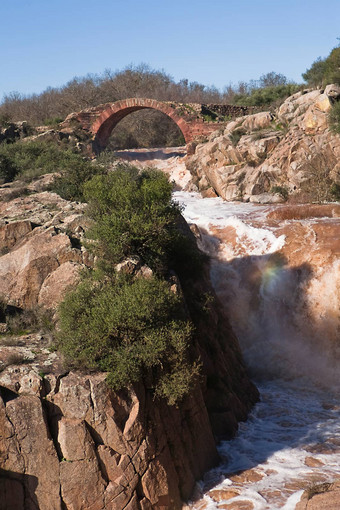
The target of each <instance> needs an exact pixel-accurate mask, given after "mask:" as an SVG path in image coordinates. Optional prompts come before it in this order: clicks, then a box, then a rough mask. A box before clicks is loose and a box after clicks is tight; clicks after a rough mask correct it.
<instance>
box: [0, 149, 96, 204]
mask: <svg viewBox="0 0 340 510" xmlns="http://www.w3.org/2000/svg"><path fill="white" fill-rule="evenodd" d="M52 172H60V173H61V177H59V178H57V179H56V180H55V183H54V184H53V191H55V192H56V193H59V194H60V195H61V196H62V197H63V198H65V199H67V200H82V199H83V194H82V188H83V184H84V182H85V181H86V180H88V179H90V178H91V177H93V175H95V174H96V173H98V172H103V169H102V168H100V167H99V166H98V165H95V164H93V163H91V162H90V161H88V160H86V159H84V158H83V157H82V156H81V155H79V154H75V153H73V152H72V151H71V150H69V149H66V150H65V149H64V148H62V147H60V146H59V145H57V144H55V143H53V142H39V141H29V142H16V143H12V144H1V145H0V179H1V180H3V181H4V182H9V181H12V180H13V179H15V178H20V179H22V180H25V181H31V180H33V179H34V178H36V177H39V176H40V175H43V174H46V173H52Z"/></svg>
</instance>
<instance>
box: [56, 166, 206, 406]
mask: <svg viewBox="0 0 340 510" xmlns="http://www.w3.org/2000/svg"><path fill="white" fill-rule="evenodd" d="M171 192H172V186H171V184H170V183H169V181H168V180H167V178H166V177H165V175H164V174H162V173H161V172H158V171H156V170H146V171H143V172H139V171H138V169H136V168H134V167H131V166H127V165H118V167H116V170H115V171H114V172H112V173H110V174H107V175H96V176H95V177H93V178H92V179H91V180H90V181H88V182H87V183H86V184H85V186H84V195H85V198H86V200H87V202H88V214H89V216H90V217H91V218H92V220H93V227H92V228H91V229H90V230H89V232H88V233H87V235H88V237H89V238H91V239H92V243H91V244H90V246H92V248H93V250H94V252H95V254H96V255H97V266H96V268H95V269H94V270H89V271H87V272H86V273H84V274H83V277H82V282H81V283H80V284H79V286H78V287H77V288H76V289H75V290H74V291H73V292H71V293H69V294H68V295H67V296H66V298H65V300H64V302H63V303H62V304H61V305H60V308H59V315H60V333H59V336H58V346H59V348H60V349H61V350H62V352H63V353H64V354H65V356H66V358H67V360H68V361H69V363H71V364H73V365H74V366H76V367H83V368H87V369H99V370H104V371H106V372H108V375H107V382H108V384H109V385H110V386H111V387H112V388H113V389H114V390H118V389H120V388H124V387H127V386H130V385H131V384H132V383H134V382H137V381H139V380H141V379H143V380H144V383H145V385H146V387H147V388H149V389H151V390H152V391H154V394H155V396H158V397H161V398H165V399H166V401H167V402H168V403H169V404H170V405H173V404H176V403H177V402H178V401H179V400H181V399H182V398H183V397H184V395H186V394H187V393H188V392H189V391H190V389H191V388H192V386H193V384H194V382H195V380H196V378H197V376H198V374H199V369H200V367H199V365H198V364H197V363H196V362H195V361H193V360H192V359H191V348H190V345H191V342H192V331H193V328H192V325H191V322H190V321H189V319H188V315H187V308H186V306H185V303H184V301H183V297H182V294H181V292H179V291H178V292H176V293H174V292H173V289H172V288H171V283H169V281H168V280H167V279H164V277H165V276H166V278H168V277H169V273H170V270H172V269H175V270H176V271H177V272H178V273H179V274H183V275H185V276H186V277H187V278H189V277H191V276H192V275H193V271H198V270H199V269H200V267H201V264H202V259H201V258H200V256H199V254H198V250H197V247H196V243H195V242H194V240H193V239H192V238H191V237H190V236H189V237H188V235H187V234H186V233H185V232H182V227H183V224H182V223H181V221H183V220H182V219H181V216H180V208H179V206H178V205H177V204H175V203H174V202H173V201H172V193H171ZM135 255H138V256H139V257H140V259H141V261H142V263H144V264H145V263H146V264H148V265H149V267H151V268H152V270H153V274H152V276H151V277H149V278H147V279H146V278H142V277H136V276H132V275H124V274H122V273H119V272H117V271H116V268H115V265H116V264H117V263H118V262H120V261H122V260H124V259H126V258H127V257H131V256H135ZM193 268H194V269H193ZM170 280H171V278H170Z"/></svg>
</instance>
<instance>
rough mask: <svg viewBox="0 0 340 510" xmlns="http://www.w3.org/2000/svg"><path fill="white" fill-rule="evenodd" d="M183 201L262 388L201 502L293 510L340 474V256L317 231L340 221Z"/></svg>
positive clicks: (186, 197) (223, 448)
mask: <svg viewBox="0 0 340 510" xmlns="http://www.w3.org/2000/svg"><path fill="white" fill-rule="evenodd" d="M175 198H176V200H177V201H178V202H180V203H181V204H183V205H184V207H185V209H184V216H185V218H186V220H187V221H188V222H189V223H194V224H196V225H197V226H198V227H199V229H200V244H201V247H202V249H203V250H204V251H205V252H207V253H208V254H209V255H210V256H211V257H212V259H211V278H212V281H213V283H214V286H215V289H216V291H217V293H218V295H219V296H220V298H221V299H222V301H223V303H224V305H225V307H226V309H227V310H228V314H229V317H230V319H231V322H232V325H233V327H234V329H235V331H236V332H237V335H238V338H239V341H240V343H241V347H242V350H243V354H244V357H245V359H246V362H247V364H248V367H249V369H250V371H251V372H252V374H253V377H254V379H255V381H256V383H257V386H258V388H259V390H260V392H261V402H260V403H259V404H258V405H257V406H256V407H255V409H254V411H253V413H252V415H251V417H250V419H249V420H248V421H247V422H246V423H244V424H242V425H241V427H240V430H239V433H238V435H237V437H236V438H235V439H234V440H232V441H228V442H223V443H222V444H221V445H220V454H221V457H222V458H223V459H224V463H223V464H222V465H221V466H220V467H219V468H218V469H216V470H214V471H212V472H211V473H208V474H207V476H206V479H205V480H204V481H203V482H202V483H201V486H200V489H201V491H202V494H204V493H205V496H204V497H203V496H202V498H201V499H200V500H199V501H198V502H196V503H195V504H193V506H192V508H195V509H203V508H206V509H209V510H210V509H217V508H230V509H243V510H248V509H258V510H262V509H263V510H264V509H268V510H269V509H270V510H274V509H283V508H284V509H286V510H289V509H292V510H293V509H294V508H295V505H296V503H297V502H298V501H299V499H300V496H301V494H302V492H303V489H308V488H311V487H312V486H313V485H314V484H317V483H322V482H325V481H332V480H333V479H334V478H336V477H337V476H339V475H340V466H339V453H340V436H339V433H340V430H339V428H340V415H339V409H340V407H339V404H338V402H337V401H336V398H335V397H336V393H337V392H338V390H339V386H337V385H338V378H337V376H338V372H337V368H338V365H337V361H338V360H337V357H338V351H337V344H336V336H337V334H338V332H339V308H340V307H339V303H340V301H339V300H340V289H339V284H340V264H339V259H338V258H337V257H338V256H339V253H337V251H336V249H335V250H333V251H332V253H331V254H330V253H329V246H327V245H326V242H325V239H322V238H320V242H319V243H318V242H317V235H316V234H315V231H318V230H320V229H321V230H323V231H324V233H325V229H327V228H328V231H329V232H330V231H332V232H333V230H334V233H336V229H337V228H338V227H339V224H340V220H339V218H328V219H323V220H320V219H315V220H301V221H300V220H291V221H284V222H282V221H273V220H272V219H269V218H268V217H270V216H271V217H273V216H274V217H275V214H273V207H272V206H271V208H268V207H265V206H256V205H252V204H237V203H226V202H223V201H222V200H221V199H214V198H212V199H202V198H201V197H200V196H199V195H197V194H194V193H185V192H177V193H175ZM281 207H282V206H281ZM321 226H322V228H321ZM296 232H299V234H300V236H301V235H302V233H304V235H305V237H300V238H299V239H296V238H295V235H296ZM313 232H314V234H313ZM313 240H314V241H313ZM327 241H328V242H329V239H327ZM298 245H299V246H298ZM333 248H336V246H335V247H334V246H333ZM303 252H304V253H303ZM303 260H304V262H303ZM322 262H324V265H323V264H322ZM320 263H321V265H320V266H319V264H320Z"/></svg>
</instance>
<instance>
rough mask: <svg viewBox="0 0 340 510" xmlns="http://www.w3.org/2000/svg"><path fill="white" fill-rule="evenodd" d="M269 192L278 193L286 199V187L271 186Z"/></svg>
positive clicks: (287, 193)
mask: <svg viewBox="0 0 340 510" xmlns="http://www.w3.org/2000/svg"><path fill="white" fill-rule="evenodd" d="M270 191H271V193H278V194H279V195H281V197H282V198H284V199H285V200H287V199H288V195H289V192H288V188H287V187H286V186H273V187H272V188H271V190H270Z"/></svg>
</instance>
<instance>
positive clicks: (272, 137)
mask: <svg viewBox="0 0 340 510" xmlns="http://www.w3.org/2000/svg"><path fill="white" fill-rule="evenodd" d="M339 97H340V89H339V87H338V86H336V85H328V86H327V87H326V89H325V90H312V91H300V92H298V93H296V94H294V95H293V96H291V97H289V98H288V99H286V101H284V103H283V104H282V105H281V106H280V108H279V109H278V110H277V111H276V112H275V114H274V113H271V112H261V113H257V114H253V115H248V116H246V117H240V118H239V119H236V120H234V121H232V122H230V123H229V124H228V125H227V127H226V128H225V130H224V132H223V133H222V134H221V133H215V134H212V135H211V136H210V138H209V140H208V142H207V143H203V144H200V145H198V146H197V148H196V153H195V155H193V156H192V157H190V158H188V160H187V167H188V168H189V169H190V171H191V173H192V174H193V175H194V177H195V179H196V184H197V186H198V188H199V190H200V191H205V190H206V189H208V188H209V187H211V188H213V190H215V192H216V193H217V194H218V195H219V196H221V197H222V198H224V199H226V200H249V198H250V197H251V196H254V195H255V196H256V195H261V194H263V193H272V188H273V187H275V186H281V187H286V188H287V190H289V191H290V192H296V191H299V190H300V188H301V184H302V183H303V182H304V181H305V180H306V179H307V178H308V176H310V175H311V174H317V173H320V175H321V172H323V171H325V169H326V174H327V175H329V177H330V178H331V179H332V180H333V182H335V183H339V182H340V173H339V172H340V167H339V163H338V161H339V158H340V137H339V136H338V135H335V134H333V133H331V132H330V130H329V126H328V113H329V110H330V109H331V105H332V103H333V102H334V101H335V100H338V99H339ZM274 189H275V188H274ZM271 201H272V200H267V202H271ZM258 202H260V203H261V201H260V200H258Z"/></svg>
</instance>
